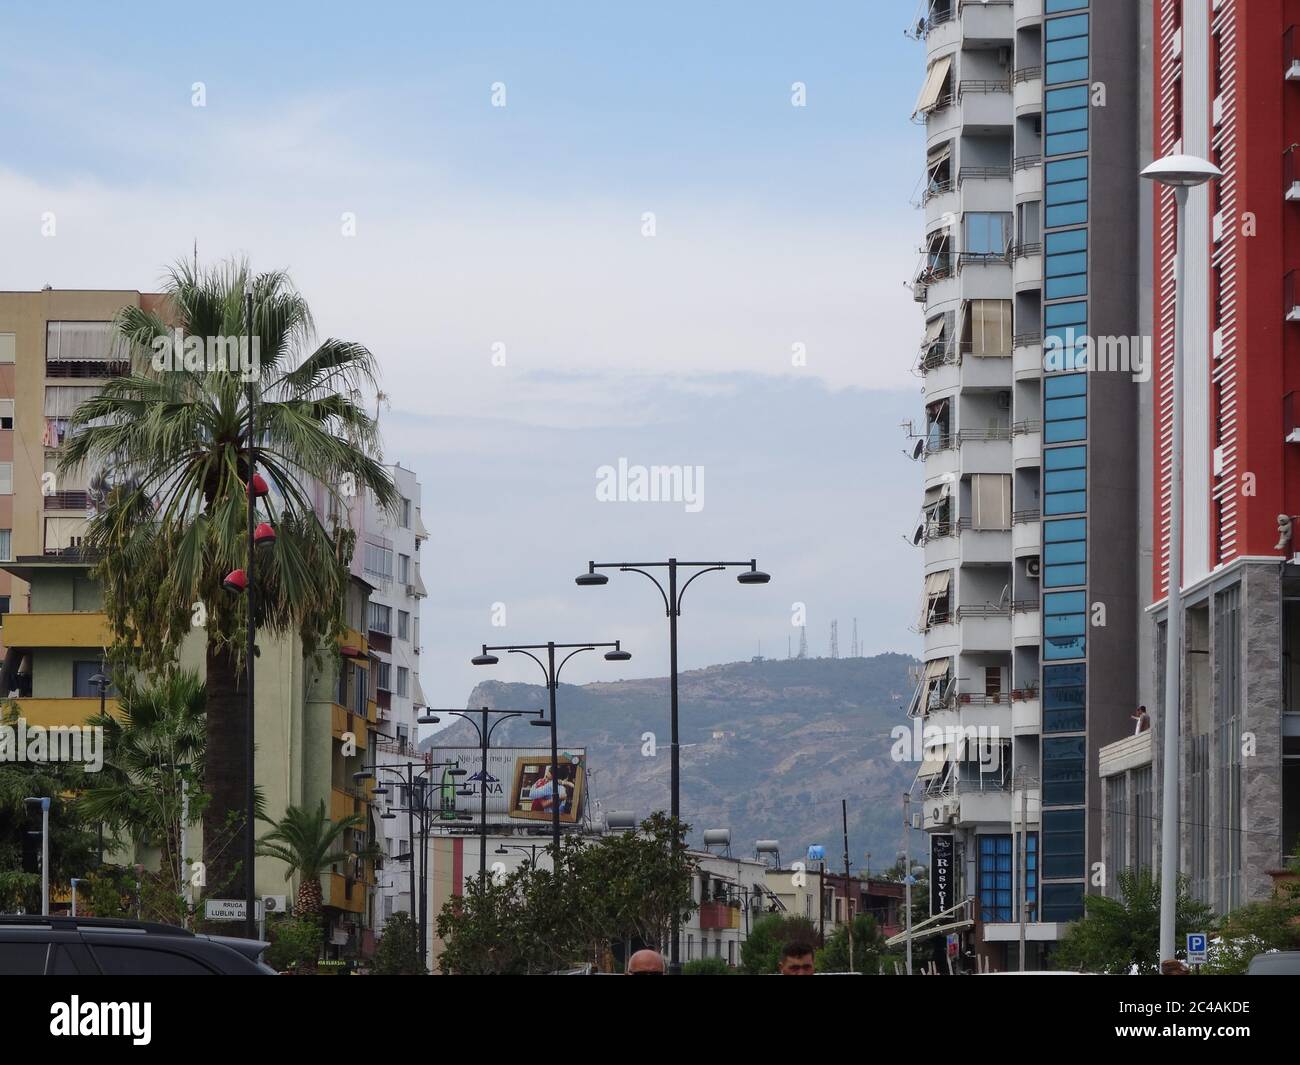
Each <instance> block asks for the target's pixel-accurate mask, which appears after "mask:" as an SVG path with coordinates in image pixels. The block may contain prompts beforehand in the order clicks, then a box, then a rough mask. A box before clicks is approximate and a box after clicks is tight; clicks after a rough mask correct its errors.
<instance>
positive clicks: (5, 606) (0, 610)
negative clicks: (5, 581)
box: [0, 595, 9, 625]
mask: <svg viewBox="0 0 1300 1065" xmlns="http://www.w3.org/2000/svg"><path fill="white" fill-rule="evenodd" d="M7 613H9V597H8V596H7V595H0V625H3V624H4V616H5V615H6V614H7Z"/></svg>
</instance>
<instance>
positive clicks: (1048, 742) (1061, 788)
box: [1043, 736, 1088, 876]
mask: <svg viewBox="0 0 1300 1065" xmlns="http://www.w3.org/2000/svg"><path fill="white" fill-rule="evenodd" d="M1087 748H1088V740H1087V737H1085V736H1051V737H1044V739H1043V805H1044V806H1065V805H1073V804H1076V803H1078V804H1082V803H1083V801H1084V790H1085V789H1084V781H1085V779H1086V770H1085V765H1084V762H1085V753H1086V751H1087ZM1080 818H1082V812H1080ZM1045 875H1047V876H1069V875H1071V874H1069V873H1046V874H1045ZM1078 875H1082V874H1078Z"/></svg>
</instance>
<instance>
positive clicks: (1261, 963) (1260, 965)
mask: <svg viewBox="0 0 1300 1065" xmlns="http://www.w3.org/2000/svg"><path fill="white" fill-rule="evenodd" d="M1246 975H1247V976H1300V950H1275V951H1272V952H1271V953H1268V954H1256V955H1255V956H1254V957H1253V958H1251V959H1250V964H1249V965H1247V966H1246Z"/></svg>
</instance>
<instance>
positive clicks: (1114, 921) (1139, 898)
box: [1056, 868, 1214, 975]
mask: <svg viewBox="0 0 1300 1065" xmlns="http://www.w3.org/2000/svg"><path fill="white" fill-rule="evenodd" d="M1118 883H1119V891H1120V897H1119V898H1118V899H1112V898H1108V897H1107V896H1105V895H1087V896H1085V897H1084V900H1083V905H1084V909H1085V916H1084V918H1083V920H1081V921H1076V922H1075V923H1074V924H1072V925H1071V926H1070V927H1069V929H1068V930H1067V931H1066V933H1065V936H1064V938H1063V939H1062V940H1061V944H1060V947H1059V948H1058V949H1057V953H1056V963H1057V965H1058V966H1060V967H1061V968H1064V969H1077V970H1080V971H1084V972H1096V973H1111V974H1121V975H1122V974H1125V973H1129V972H1132V971H1134V970H1135V969H1136V971H1137V972H1138V973H1139V974H1143V975H1150V974H1155V973H1158V972H1159V971H1160V963H1161V961H1165V960H1168V959H1163V958H1161V957H1160V884H1159V882H1158V881H1157V880H1156V879H1155V878H1154V877H1153V876H1152V874H1151V870H1150V869H1145V868H1144V869H1140V870H1138V871H1137V872H1136V873H1134V872H1130V871H1125V872H1122V873H1120V874H1119V877H1118ZM1213 926H1214V911H1213V910H1211V909H1210V907H1209V906H1207V905H1205V903H1203V902H1198V901H1196V900H1195V899H1193V898H1192V897H1191V895H1190V894H1189V893H1188V881H1187V878H1186V877H1180V878H1179V881H1178V901H1177V905H1176V907H1175V933H1174V941H1175V943H1177V944H1179V946H1178V950H1177V954H1178V956H1179V957H1184V956H1186V951H1185V949H1184V948H1183V944H1185V943H1186V941H1187V933H1188V932H1207V931H1209V930H1210V929H1211V928H1212V927H1213Z"/></svg>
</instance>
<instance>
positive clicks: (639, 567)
mask: <svg viewBox="0 0 1300 1065" xmlns="http://www.w3.org/2000/svg"><path fill="white" fill-rule="evenodd" d="M737 568H738V569H740V570H741V571H742V572H740V573H739V574H737V575H736V580H737V581H738V582H739V583H740V584H767V583H768V582H769V581H770V580H771V579H772V578H771V576H770V575H768V574H766V573H764V572H763V571H762V570H760V569H759V568H758V560H757V559H753V558H751V559H750V560H749V561H748V562H679V561H678V560H677V559H675V558H670V559H668V560H667V561H666V562H588V563H587V572H586V573H583V574H580V575H579V576H578V577H577V578H575V581H574V583H576V584H577V585H578V587H580V588H589V587H596V586H599V585H602V584H608V583H609V577H608V576H607V575H606V574H604V573H599V572H597V571H598V570H604V569H616V570H619V571H620V572H622V573H639V574H641V576H643V577H647V578H649V579H650V581H651V582H653V584H654V586H655V587H656V588H658V589H659V594H660V595H661V596H662V597H663V601H664V609H665V611H666V612H667V614H668V655H669V706H670V713H671V730H672V751H671V759H672V762H671V790H672V811H671V812H672V819H673V832H674V835H673V846H674V848H675V847H676V846H677V835H676V833H677V829H678V826H679V824H680V817H681V763H680V753H681V751H680V747H681V744H680V742H679V737H678V729H677V619H678V618H679V617H680V616H681V612H682V597H683V596H684V595H685V594H686V589H687V588H689V587H690V585H691V582H692V581H693V580H695V578H696V577H700V576H703V575H704V574H705V573H712V572H714V571H717V570H727V569H737ZM678 569H687V570H692V571H693V572H692V573H691V574H690V576H688V577H687V578H686V581H685V583H683V584H682V586H681V589H680V590H679V589H678V587H677V577H678V573H677V571H678ZM651 570H667V571H668V587H667V588H664V586H663V584H662V583H661V582H660V581H659V579H658V578H657V577H655V576H654V574H653V573H651V572H650V571H651ZM679 925H680V922H679V921H678V919H677V916H676V915H675V914H674V915H673V928H672V942H671V943H670V944H669V950H670V953H669V963H670V966H671V971H672V972H674V973H676V972H679V971H680V969H681V957H680V951H681V945H680V943H679V942H678V940H679V939H680V938H681V936H680V929H679Z"/></svg>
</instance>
